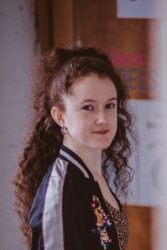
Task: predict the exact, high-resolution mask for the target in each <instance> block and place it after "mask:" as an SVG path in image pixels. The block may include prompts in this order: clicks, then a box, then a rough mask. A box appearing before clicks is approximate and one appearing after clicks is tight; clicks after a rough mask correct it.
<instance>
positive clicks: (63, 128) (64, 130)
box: [61, 126, 68, 135]
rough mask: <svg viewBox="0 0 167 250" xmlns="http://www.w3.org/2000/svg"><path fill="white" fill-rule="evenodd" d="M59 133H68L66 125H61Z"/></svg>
mask: <svg viewBox="0 0 167 250" xmlns="http://www.w3.org/2000/svg"><path fill="white" fill-rule="evenodd" d="M61 133H62V135H66V134H68V129H67V127H65V126H63V127H61Z"/></svg>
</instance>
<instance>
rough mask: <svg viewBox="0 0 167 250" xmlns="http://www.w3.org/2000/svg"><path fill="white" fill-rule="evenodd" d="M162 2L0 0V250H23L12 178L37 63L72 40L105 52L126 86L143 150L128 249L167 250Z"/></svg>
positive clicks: (130, 208) (165, 23)
mask: <svg viewBox="0 0 167 250" xmlns="http://www.w3.org/2000/svg"><path fill="white" fill-rule="evenodd" d="M166 5H167V4H166V3H165V0H159V1H155V0H147V1H145V0H123V1H122V0H104V1H100V0H91V1H90V0H29V1H24V0H0V34H1V35H0V157H1V167H0V197H1V201H0V250H10V249H12V250H21V249H24V246H23V240H22V236H21V233H20V230H19V223H18V218H17V216H16V214H15V212H14V197H13V192H12V178H13V176H14V173H15V169H16V167H17V161H18V157H19V152H20V150H21V148H22V146H23V138H24V133H25V131H26V128H27V126H28V121H29V101H30V98H29V97H30V82H31V78H32V69H33V65H34V63H35V62H36V61H37V59H38V57H39V56H40V55H41V54H43V53H45V52H46V51H47V50H49V49H51V48H52V47H63V46H66V45H69V44H71V43H73V42H77V43H78V44H81V45H87V46H91V45H92V46H96V47H100V48H101V49H102V50H104V51H105V52H106V53H107V54H108V56H109V57H110V58H111V60H112V61H113V64H114V66H115V68H116V70H117V71H118V72H119V74H120V75H121V77H122V78H123V80H124V82H125V83H126V85H127V86H128V88H129V91H130V97H131V102H130V105H131V107H132V109H133V111H134V113H135V116H136V120H135V131H136V135H137V137H138V142H139V144H138V146H137V147H136V148H135V151H134V153H133V155H132V158H131V159H130V161H131V164H132V166H133V168H134V170H135V177H134V180H133V182H132V184H131V190H132V194H131V195H130V196H129V198H128V203H127V208H126V209H127V212H128V215H129V244H128V250H141V249H142V250H150V249H154V250H166V239H165V237H166V235H165V234H166V232H167V212H166V211H167V210H166V206H167V181H166V179H167V159H166V154H167V132H166V129H167V113H166V108H167V83H166V78H167V70H166V65H167V48H166V44H167V18H166V10H167V6H166Z"/></svg>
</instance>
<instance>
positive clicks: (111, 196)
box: [14, 47, 131, 250]
mask: <svg viewBox="0 0 167 250" xmlns="http://www.w3.org/2000/svg"><path fill="white" fill-rule="evenodd" d="M35 79H36V80H35V85H34V87H33V98H34V99H33V108H34V117H33V126H32V128H31V133H29V134H28V136H27V142H26V146H25V149H24V151H23V154H22V158H21V160H20V163H19V168H18V170H17V174H16V177H15V181H14V185H15V194H16V198H17V202H16V210H17V212H18V214H19V216H20V218H21V222H22V223H21V228H22V231H23V233H24V235H25V237H26V239H27V243H28V244H29V246H31V247H30V248H31V249H33V250H41V249H45V250H103V249H104V250H110V249H112V250H118V249H120V250H123V249H126V246H127V236H128V220H127V215H126V213H125V212H124V210H123V208H122V206H121V203H120V202H119V200H118V198H117V197H118V196H116V194H117V195H119V194H124V195H126V194H127V186H128V184H129V182H130V180H131V168H130V167H129V165H128V157H129V155H130V152H131V149H130V141H129V140H130V133H131V114H130V113H129V112H128V109H127V100H128V97H127V93H126V91H125V87H124V86H123V84H122V81H121V80H120V78H119V77H118V75H117V74H116V72H115V70H114V68H113V66H112V63H111V62H110V60H109V59H108V57H107V56H106V55H105V54H104V53H102V52H101V51H100V50H98V49H95V48H81V47H73V48H67V49H53V50H52V51H50V52H49V53H47V54H46V55H45V56H44V57H42V59H41V60H40V63H39V65H38V70H37V76H36V78H35ZM110 168H112V169H114V172H115V179H114V180H113V184H114V185H115V190H116V194H115V193H114V192H113V191H112V190H111V187H110V185H109V176H110V172H111V171H110ZM112 186H113V185H112Z"/></svg>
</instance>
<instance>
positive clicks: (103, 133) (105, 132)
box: [93, 130, 109, 135]
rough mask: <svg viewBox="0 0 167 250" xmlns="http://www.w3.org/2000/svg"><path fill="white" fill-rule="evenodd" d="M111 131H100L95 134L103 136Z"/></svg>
mask: <svg viewBox="0 0 167 250" xmlns="http://www.w3.org/2000/svg"><path fill="white" fill-rule="evenodd" d="M108 131H109V130H99V131H94V132H93V133H94V134H101V135H105V134H107V133H108Z"/></svg>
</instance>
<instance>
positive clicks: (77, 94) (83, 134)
mask: <svg viewBox="0 0 167 250" xmlns="http://www.w3.org/2000/svg"><path fill="white" fill-rule="evenodd" d="M63 100H64V106H65V111H64V113H63V117H64V123H65V126H66V127H67V129H68V134H67V135H65V136H67V137H68V138H67V139H68V141H70V140H71V143H73V144H76V145H77V146H79V145H80V146H86V147H87V148H90V149H92V148H93V149H105V148H107V147H109V145H110V144H111V142H112V140H113V138H114V136H115V134H116V130H117V91H116V88H115V86H114V84H113V83H112V81H111V80H110V79H109V78H107V77H102V78H101V77H99V76H97V75H96V74H91V75H89V76H86V77H82V78H79V79H77V80H75V82H74V83H73V84H72V86H71V87H70V90H69V93H68V94H66V95H64V97H63Z"/></svg>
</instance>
